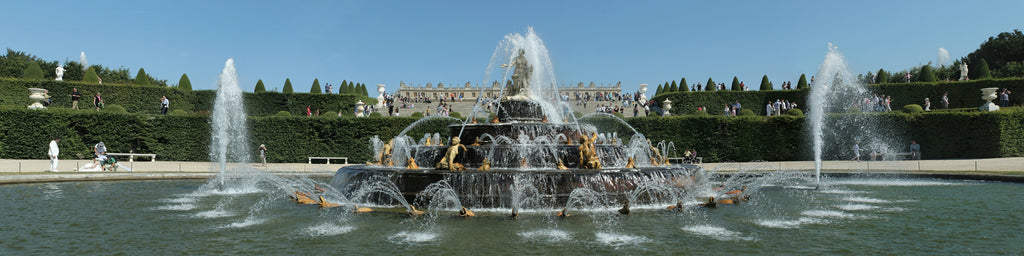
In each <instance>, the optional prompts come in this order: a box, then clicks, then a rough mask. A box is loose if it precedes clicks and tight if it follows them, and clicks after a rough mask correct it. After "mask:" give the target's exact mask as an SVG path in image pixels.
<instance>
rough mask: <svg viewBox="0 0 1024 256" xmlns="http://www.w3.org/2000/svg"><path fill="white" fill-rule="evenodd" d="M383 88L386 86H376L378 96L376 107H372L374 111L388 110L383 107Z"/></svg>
mask: <svg viewBox="0 0 1024 256" xmlns="http://www.w3.org/2000/svg"><path fill="white" fill-rule="evenodd" d="M384 86H386V85H384V84H377V92H379V93H380V95H377V105H374V107H375V108H374V109H375V110H376V109H383V110H387V109H388V107H387V106H385V105H384V104H385V103H386V102H385V101H384V100H385V98H384V92H385V91H386V90H385V89H384Z"/></svg>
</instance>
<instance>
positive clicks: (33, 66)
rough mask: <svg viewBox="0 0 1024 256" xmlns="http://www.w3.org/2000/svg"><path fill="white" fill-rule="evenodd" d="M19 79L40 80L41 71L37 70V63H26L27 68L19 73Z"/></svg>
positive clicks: (41, 76) (41, 77)
mask: <svg viewBox="0 0 1024 256" xmlns="http://www.w3.org/2000/svg"><path fill="white" fill-rule="evenodd" d="M21 78H24V79H36V80H42V79H43V69H42V68H39V63H36V62H35V61H31V62H29V63H28V66H27V67H25V71H22V72H21Z"/></svg>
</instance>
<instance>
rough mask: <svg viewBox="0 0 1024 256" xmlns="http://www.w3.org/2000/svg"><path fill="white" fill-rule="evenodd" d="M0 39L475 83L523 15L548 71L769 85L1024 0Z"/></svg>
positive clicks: (289, 12)
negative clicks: (829, 60)
mask: <svg viewBox="0 0 1024 256" xmlns="http://www.w3.org/2000/svg"><path fill="white" fill-rule="evenodd" d="M0 6H2V7H3V9H5V11H4V15H0V24H3V25H0V48H12V49H15V50H19V51H26V52H28V53H31V54H34V55H37V56H39V57H42V58H43V59H47V60H59V61H63V60H72V61H77V60H78V59H79V53H80V52H82V51H84V52H85V53H86V55H87V56H88V60H89V64H101V65H104V66H107V67H113V68H117V67H126V68H128V69H130V70H131V72H132V74H133V75H134V74H135V72H136V71H138V69H139V68H140V67H142V68H145V69H146V72H147V73H149V74H150V75H152V76H156V77H158V78H160V79H167V80H168V82H169V83H177V81H178V78H179V77H180V76H181V74H182V73H187V74H188V75H189V77H190V78H191V80H192V85H193V88H195V89H214V88H216V81H217V75H218V74H219V73H220V71H221V69H222V68H223V65H224V61H225V60H227V59H228V58H235V64H236V66H237V69H238V75H239V80H240V82H241V87H242V89H243V90H246V91H252V89H253V87H254V85H255V83H256V80H257V79H263V82H264V83H266V85H267V88H268V89H273V88H278V90H280V87H281V86H282V85H283V83H284V80H285V78H290V79H291V81H292V83H293V85H294V86H295V90H296V91H309V86H310V85H311V84H312V82H313V79H314V78H319V80H320V82H321V84H322V83H325V82H330V83H332V84H338V83H340V82H341V81H342V80H350V81H357V82H363V83H366V84H367V85H370V87H371V88H372V85H375V84H386V85H388V89H389V91H393V90H395V89H397V87H398V83H399V81H405V82H406V83H411V84H426V83H427V82H431V83H435V84H436V83H437V82H444V83H446V84H447V83H458V84H462V83H465V82H473V83H477V82H480V81H482V80H483V79H484V78H485V77H484V75H485V74H484V72H485V69H486V68H487V64H488V62H489V60H490V57H491V54H492V53H493V51H494V48H495V47H496V46H497V43H498V42H499V41H501V40H502V37H503V36H504V35H506V34H509V33H524V32H525V30H526V28H527V27H528V26H533V27H534V29H535V31H536V32H537V33H538V34H539V35H540V37H541V38H542V39H543V40H544V42H545V45H546V46H547V48H548V50H549V51H550V53H551V55H552V56H551V57H552V60H553V62H554V67H555V73H556V76H557V79H558V81H559V83H572V84H575V83H576V82H581V81H582V82H591V81H593V82H596V83H599V84H600V83H614V82H617V81H621V82H622V84H623V87H624V89H625V90H628V91H632V90H635V88H636V85H637V84H640V83H648V84H651V87H650V89H651V91H652V92H653V89H654V88H655V87H656V85H657V84H660V83H664V82H666V81H670V80H679V79H680V78H681V77H686V79H687V81H688V82H689V83H691V84H692V83H697V82H701V83H703V82H705V81H707V79H708V77H712V78H714V79H715V81H718V82H726V83H728V82H729V81H731V80H732V77H733V76H738V77H739V78H740V80H743V81H745V82H746V83H747V84H752V85H755V88H756V84H757V83H759V82H760V79H761V76H762V75H765V74H767V75H768V77H769V79H771V80H772V81H774V82H775V83H776V85H778V84H779V82H781V81H784V80H790V81H794V82H795V81H796V80H797V78H798V77H799V76H800V74H801V73H806V74H807V75H808V76H810V75H812V74H814V73H815V72H816V71H817V68H818V65H820V63H821V61H822V60H823V59H824V56H825V53H826V45H827V43H828V42H832V43H834V44H835V45H837V46H838V47H839V49H840V51H841V52H843V54H844V55H845V56H846V58H847V61H848V62H849V63H850V67H851V68H852V69H854V70H853V72H854V73H864V72H867V71H874V70H878V69H879V68H885V69H887V70H903V69H907V68H909V67H911V66H915V65H920V64H925V63H928V62H929V61H931V62H937V58H938V57H937V54H938V53H937V52H938V49H939V48H940V47H943V48H945V49H947V50H948V51H949V53H950V55H951V56H952V58H953V59H954V60H955V59H958V58H960V57H962V56H965V55H966V54H968V53H970V52H971V51H974V50H975V49H977V48H978V45H980V44H981V43H982V42H984V41H985V39H987V38H988V37H990V36H994V35H996V34H998V33H1000V32H1006V31H1012V30H1013V29H1022V25H1021V24H1024V18H1022V16H1021V15H1020V10H1024V1H1020V0H1006V1H944V0H939V1H386V0H384V1H8V2H6V3H3V4H0Z"/></svg>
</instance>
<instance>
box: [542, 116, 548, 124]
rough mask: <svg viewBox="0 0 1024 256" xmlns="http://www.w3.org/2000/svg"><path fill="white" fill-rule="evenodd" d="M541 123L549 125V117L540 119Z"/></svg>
mask: <svg viewBox="0 0 1024 256" xmlns="http://www.w3.org/2000/svg"><path fill="white" fill-rule="evenodd" d="M540 122H541V123H547V122H548V116H547V115H544V117H541V118H540Z"/></svg>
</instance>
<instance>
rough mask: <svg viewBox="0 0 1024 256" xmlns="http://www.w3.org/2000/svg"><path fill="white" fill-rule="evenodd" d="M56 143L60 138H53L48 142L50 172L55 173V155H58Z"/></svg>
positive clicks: (58, 149) (58, 150)
mask: <svg viewBox="0 0 1024 256" xmlns="http://www.w3.org/2000/svg"><path fill="white" fill-rule="evenodd" d="M57 142H60V137H54V138H53V140H51V141H50V151H49V152H48V154H49V155H50V171H51V172H57V155H60V148H59V147H57Z"/></svg>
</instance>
